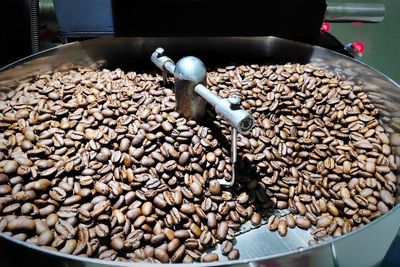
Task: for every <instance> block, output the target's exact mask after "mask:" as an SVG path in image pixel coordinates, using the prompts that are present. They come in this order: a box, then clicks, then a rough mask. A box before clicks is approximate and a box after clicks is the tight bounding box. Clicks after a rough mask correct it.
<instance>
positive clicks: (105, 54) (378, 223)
mask: <svg viewBox="0 0 400 267" xmlns="http://www.w3.org/2000/svg"><path fill="white" fill-rule="evenodd" d="M159 46H162V47H164V48H165V49H166V51H168V54H169V55H170V56H171V57H172V58H181V57H183V56H186V55H193V56H197V57H199V58H201V59H202V60H203V61H204V62H206V64H207V66H208V67H216V66H226V65H227V64H233V63H235V64H240V63H250V64H251V63H269V62H274V63H286V62H298V63H315V64H317V65H319V66H320V67H321V68H323V69H326V70H331V71H334V72H336V73H338V74H340V75H341V76H343V78H344V79H346V80H349V81H352V82H354V83H355V84H362V87H363V88H364V89H365V90H366V91H368V92H369V96H370V98H371V100H372V101H373V103H374V104H375V105H376V106H377V107H378V108H379V109H381V110H382V111H383V112H382V114H383V116H382V120H383V122H384V123H385V124H386V125H387V126H388V131H389V133H391V134H400V112H399V110H400V87H399V85H397V84H396V83H395V82H393V81H392V80H390V79H389V78H387V77H386V76H385V75H383V74H381V73H379V72H378V71H376V70H374V69H372V68H371V67H369V66H366V65H364V64H362V63H360V62H358V61H355V60H353V59H351V58H348V57H345V56H343V55H341V54H337V53H335V52H332V51H330V50H327V49H324V48H321V47H316V46H310V45H306V44H301V43H297V42H293V41H288V40H284V39H279V38H275V37H254V38H239V37H237V38H236V37H235V38H105V39H93V40H89V41H84V42H80V43H72V44H68V45H64V46H61V47H57V48H54V49H50V50H47V51H44V52H41V53H38V54H36V55H33V56H31V57H28V58H25V59H23V60H20V61H18V62H15V63H13V64H11V65H9V66H7V67H6V68H4V69H3V70H2V71H1V72H0V90H1V91H3V92H7V91H10V90H13V89H14V88H15V87H16V86H17V84H18V83H19V82H20V81H22V80H29V79H30V77H32V76H34V75H37V74H44V73H51V72H54V71H57V70H64V71H65V70H69V69H71V68H75V67H79V66H83V67H88V66H90V67H92V68H103V67H106V68H109V69H112V68H117V67H119V68H122V69H124V70H135V71H142V70H146V71H156V67H155V66H153V65H152V63H151V61H150V55H151V53H152V52H153V51H154V50H155V49H156V48H157V47H159ZM395 145H400V144H395ZM399 148H400V147H399ZM399 148H397V147H394V151H395V152H396V153H399V152H400V149H399ZM397 200H398V197H397ZM399 222H400V207H399V206H395V207H394V208H393V209H392V210H391V211H390V212H388V213H387V214H385V215H383V216H381V217H380V218H379V219H377V220H375V221H373V222H371V223H370V224H368V225H367V226H365V227H363V228H361V229H359V230H357V231H355V232H352V233H350V234H347V235H344V236H342V237H339V238H335V239H329V240H326V241H325V242H322V243H320V244H318V245H315V246H312V247H309V246H308V243H307V242H308V240H310V239H311V235H310V234H309V233H308V232H307V231H304V230H300V229H298V228H296V229H294V230H290V231H289V232H288V235H287V236H286V237H280V236H279V235H278V234H277V233H274V232H270V231H266V230H265V228H264V227H261V228H258V229H254V230H252V231H249V232H247V233H244V234H242V235H239V236H238V237H237V245H236V246H237V248H239V249H240V251H241V258H240V260H236V261H229V262H226V261H225V262H223V261H222V262H215V263H206V264H196V265H199V266H206V265H207V266H226V265H232V266H335V267H336V266H373V265H376V264H378V263H379V262H380V261H381V260H382V259H383V257H384V256H385V254H386V252H387V250H388V248H389V246H390V245H391V243H392V241H393V239H394V237H395V235H396V233H397V231H398V229H399ZM216 251H219V250H218V248H217V250H216ZM0 261H1V266H23V265H24V266H34V265H35V266H36V265H37V266H110V265H112V266H143V265H144V264H143V263H118V262H106V261H101V260H98V259H88V258H83V257H78V256H71V255H66V254H62V253H59V252H53V251H49V250H45V249H42V248H40V247H37V246H33V245H30V244H28V243H25V242H22V241H18V240H16V239H13V238H10V237H8V236H6V235H4V234H2V233H0Z"/></svg>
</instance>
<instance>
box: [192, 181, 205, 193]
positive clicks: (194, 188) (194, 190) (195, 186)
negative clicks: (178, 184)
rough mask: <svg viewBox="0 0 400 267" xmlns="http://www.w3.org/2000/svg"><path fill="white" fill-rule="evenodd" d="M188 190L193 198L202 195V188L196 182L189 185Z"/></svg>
mask: <svg viewBox="0 0 400 267" xmlns="http://www.w3.org/2000/svg"><path fill="white" fill-rule="evenodd" d="M190 190H191V191H192V193H193V195H194V196H201V195H202V194H203V187H202V185H201V184H200V183H199V182H197V181H194V182H193V183H192V184H191V185H190Z"/></svg>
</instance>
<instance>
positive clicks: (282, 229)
mask: <svg viewBox="0 0 400 267" xmlns="http://www.w3.org/2000/svg"><path fill="white" fill-rule="evenodd" d="M287 228H288V226H287V223H286V221H285V220H280V221H279V223H278V232H279V235H280V236H286V234H287V230H288V229H287Z"/></svg>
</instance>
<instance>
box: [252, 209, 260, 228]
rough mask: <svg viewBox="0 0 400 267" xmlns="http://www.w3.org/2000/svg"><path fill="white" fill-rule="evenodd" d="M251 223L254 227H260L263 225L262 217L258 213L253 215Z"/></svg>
mask: <svg viewBox="0 0 400 267" xmlns="http://www.w3.org/2000/svg"><path fill="white" fill-rule="evenodd" d="M250 221H251V223H252V224H253V225H254V226H257V225H259V224H260V223H261V215H260V214H259V213H256V212H255V213H253V215H252V216H251V218H250Z"/></svg>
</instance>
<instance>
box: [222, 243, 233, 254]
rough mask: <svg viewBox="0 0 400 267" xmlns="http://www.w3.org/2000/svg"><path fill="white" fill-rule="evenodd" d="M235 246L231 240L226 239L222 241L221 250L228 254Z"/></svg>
mask: <svg viewBox="0 0 400 267" xmlns="http://www.w3.org/2000/svg"><path fill="white" fill-rule="evenodd" d="M232 248H233V244H232V242H231V241H228V240H225V241H224V242H222V244H221V252H222V254H224V255H228V254H229V252H231V251H232Z"/></svg>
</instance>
